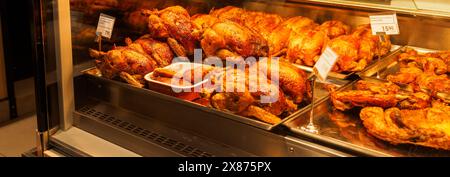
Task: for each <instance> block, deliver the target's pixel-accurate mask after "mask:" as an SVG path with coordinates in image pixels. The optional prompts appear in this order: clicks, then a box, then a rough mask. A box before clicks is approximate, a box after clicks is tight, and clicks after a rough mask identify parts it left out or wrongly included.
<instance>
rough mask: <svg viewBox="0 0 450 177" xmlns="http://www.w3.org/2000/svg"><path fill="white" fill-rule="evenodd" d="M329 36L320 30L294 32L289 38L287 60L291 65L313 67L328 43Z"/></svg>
mask: <svg viewBox="0 0 450 177" xmlns="http://www.w3.org/2000/svg"><path fill="white" fill-rule="evenodd" d="M328 40H329V39H328V37H327V34H326V33H325V32H323V31H320V30H310V29H306V30H302V31H300V32H292V33H291V36H290V38H289V42H288V47H287V53H286V58H287V60H288V61H289V62H291V63H298V64H302V65H306V66H313V65H314V64H315V63H316V61H317V60H319V57H320V54H321V53H322V50H323V48H324V46H325V45H326V43H327V42H328Z"/></svg>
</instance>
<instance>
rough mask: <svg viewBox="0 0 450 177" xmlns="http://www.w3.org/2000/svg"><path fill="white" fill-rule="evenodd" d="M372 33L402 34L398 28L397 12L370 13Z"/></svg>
mask: <svg viewBox="0 0 450 177" xmlns="http://www.w3.org/2000/svg"><path fill="white" fill-rule="evenodd" d="M369 18H370V26H371V28H372V34H373V35H378V34H386V35H396V34H400V30H399V28H398V21H397V14H395V13H391V14H386V13H384V14H372V15H369Z"/></svg>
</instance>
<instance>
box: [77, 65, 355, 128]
mask: <svg viewBox="0 0 450 177" xmlns="http://www.w3.org/2000/svg"><path fill="white" fill-rule="evenodd" d="M95 70H96V68H89V69H86V70H84V71H82V73H83V74H84V75H86V76H88V77H90V78H94V79H100V80H103V81H105V82H110V83H112V84H119V85H122V86H124V87H127V89H128V90H129V91H130V92H142V93H145V94H148V95H152V94H158V95H163V94H162V93H158V92H155V91H152V90H149V89H146V88H136V87H133V86H131V85H128V84H126V83H123V82H120V81H115V80H110V79H106V78H103V77H101V76H100V75H99V74H98V72H95ZM93 71H94V72H93ZM329 81H330V82H333V83H334V84H336V83H338V84H341V85H343V83H346V82H348V81H339V80H332V79H329ZM316 88H317V89H316V90H315V91H316V93H315V94H316V100H322V99H325V98H326V96H327V95H328V91H327V90H326V87H325V83H318V84H316ZM164 97H165V98H167V99H168V100H169V101H172V102H173V104H183V105H187V106H189V107H193V108H195V109H199V110H201V111H205V112H209V113H211V114H215V115H219V116H220V117H223V118H227V119H231V120H234V121H238V122H241V123H244V124H248V125H252V126H255V127H258V128H261V129H264V130H272V129H274V128H276V127H278V126H279V125H281V124H282V123H284V122H285V121H287V120H289V119H292V118H295V117H297V116H298V115H299V114H300V113H301V112H303V110H305V109H308V106H309V103H302V104H300V105H299V109H298V110H297V111H296V112H294V113H292V114H291V115H289V116H286V117H284V118H282V121H281V122H279V123H278V124H274V125H272V124H268V123H265V122H262V121H259V120H257V119H253V118H248V117H244V116H239V115H236V114H232V113H229V112H225V111H220V110H217V109H214V108H210V107H205V106H202V105H200V104H197V103H193V102H190V101H186V100H183V99H179V98H176V97H172V96H169V95H164ZM178 111H182V110H178Z"/></svg>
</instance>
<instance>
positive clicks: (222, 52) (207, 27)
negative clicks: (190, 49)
mask: <svg viewBox="0 0 450 177" xmlns="http://www.w3.org/2000/svg"><path fill="white" fill-rule="evenodd" d="M193 23H194V24H195V26H196V27H197V31H196V33H198V34H199V36H200V37H199V38H200V45H201V47H202V49H203V51H204V52H205V55H206V56H208V57H209V56H217V57H219V58H221V59H223V60H226V59H227V58H228V59H230V58H231V59H232V58H236V57H244V58H245V57H250V56H252V57H258V56H267V52H268V47H267V41H266V40H265V39H264V38H263V37H262V36H261V35H260V34H258V33H256V32H254V31H252V30H250V29H248V28H246V27H244V26H242V25H239V24H238V23H235V22H232V21H230V20H223V19H219V18H216V17H213V16H211V15H198V16H195V18H194V20H193Z"/></svg>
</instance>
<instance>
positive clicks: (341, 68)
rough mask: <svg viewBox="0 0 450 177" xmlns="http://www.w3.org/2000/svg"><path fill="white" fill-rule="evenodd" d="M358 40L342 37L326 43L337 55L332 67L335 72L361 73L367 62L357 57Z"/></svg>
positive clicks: (348, 36) (349, 36)
mask: <svg viewBox="0 0 450 177" xmlns="http://www.w3.org/2000/svg"><path fill="white" fill-rule="evenodd" d="M359 44H360V43H359V40H358V38H356V37H354V36H352V35H343V36H339V37H337V38H334V39H332V40H330V41H329V42H328V44H327V45H328V47H330V48H331V49H332V50H333V51H334V52H336V54H337V55H338V59H337V61H336V64H335V65H334V67H333V69H332V70H333V71H335V72H352V71H361V70H362V69H364V68H365V67H366V66H367V60H364V59H363V60H361V58H360V57H359V55H358V53H359V47H360V45H359Z"/></svg>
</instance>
